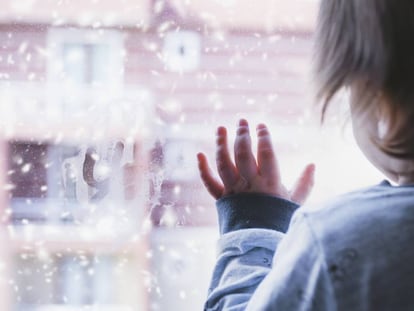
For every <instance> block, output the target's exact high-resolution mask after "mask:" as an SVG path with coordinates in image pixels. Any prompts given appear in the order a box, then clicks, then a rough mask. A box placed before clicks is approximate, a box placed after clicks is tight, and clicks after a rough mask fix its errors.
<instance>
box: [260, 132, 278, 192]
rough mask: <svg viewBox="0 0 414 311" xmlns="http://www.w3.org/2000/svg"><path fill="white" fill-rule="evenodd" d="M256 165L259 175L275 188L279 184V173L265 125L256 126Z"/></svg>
mask: <svg viewBox="0 0 414 311" xmlns="http://www.w3.org/2000/svg"><path fill="white" fill-rule="evenodd" d="M257 164H258V169H259V174H260V175H261V176H262V177H263V178H265V179H266V180H268V181H270V182H271V183H272V184H274V185H275V186H277V184H278V183H280V172H279V166H278V163H277V158H276V155H275V153H274V151H273V146H272V139H271V137H270V133H269V130H268V129H267V127H266V125H264V124H259V125H258V126H257Z"/></svg>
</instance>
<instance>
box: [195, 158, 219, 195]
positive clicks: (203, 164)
mask: <svg viewBox="0 0 414 311" xmlns="http://www.w3.org/2000/svg"><path fill="white" fill-rule="evenodd" d="M197 159H198V170H199V172H200V177H201V180H202V181H203V183H204V186H205V187H206V189H207V191H208V192H209V193H210V194H211V195H212V196H213V197H214V198H215V199H216V200H217V199H219V198H220V197H222V196H223V192H224V187H223V185H222V184H220V183H219V182H218V181H217V180H216V179H215V178H214V177H213V174H212V172H211V169H210V167H209V165H208V162H207V158H206V156H205V155H204V154H203V153H199V154H197Z"/></svg>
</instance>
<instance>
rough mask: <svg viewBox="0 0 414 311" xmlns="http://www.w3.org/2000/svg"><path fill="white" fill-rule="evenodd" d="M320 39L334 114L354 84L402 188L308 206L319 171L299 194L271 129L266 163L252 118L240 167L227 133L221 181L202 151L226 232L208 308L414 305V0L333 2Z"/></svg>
mask: <svg viewBox="0 0 414 311" xmlns="http://www.w3.org/2000/svg"><path fill="white" fill-rule="evenodd" d="M316 39H317V41H316V49H317V54H316V75H315V79H316V81H317V85H318V93H317V94H318V98H319V99H320V100H322V102H323V106H322V107H323V108H322V118H323V115H324V113H325V111H326V108H327V107H328V105H329V102H330V100H331V98H332V97H333V96H334V95H335V94H336V93H337V92H338V91H339V90H340V89H342V88H343V87H345V88H348V89H349V90H350V93H351V99H350V107H351V119H352V126H353V130H354V134H355V137H356V140H357V143H358V145H359V147H360V148H361V149H362V151H363V152H364V153H365V155H366V156H367V158H368V159H369V160H370V161H371V162H372V163H373V164H374V165H375V166H376V167H377V168H378V169H379V170H381V171H382V172H383V173H384V174H385V175H386V176H387V177H388V178H389V179H391V180H392V181H394V182H395V183H396V184H398V186H392V185H391V184H390V183H389V182H388V181H384V182H382V183H380V184H379V185H376V186H373V187H370V188H367V189H362V190H360V191H356V192H353V193H350V194H346V195H343V196H340V197H339V198H337V199H336V200H333V201H331V202H329V203H327V204H326V206H323V207H324V208H321V209H318V210H317V211H315V210H312V211H311V210H309V209H306V208H305V207H302V208H300V209H298V207H299V204H301V203H302V202H303V201H304V200H305V199H306V197H307V195H308V194H309V192H310V190H311V188H312V183H313V181H312V180H313V172H314V166H313V165H309V166H307V167H306V169H305V171H304V173H303V174H302V176H301V178H300V179H299V181H298V183H297V186H296V187H295V188H294V189H293V191H291V192H288V191H287V190H286V189H285V187H284V186H283V184H282V182H281V178H280V176H279V169H278V165H277V162H276V157H275V154H274V152H273V149H272V145H271V140H270V136H269V133H268V130H267V128H266V126H265V125H259V126H258V127H257V135H258V152H257V161H256V159H255V157H254V155H253V153H252V151H251V144H250V136H249V128H248V124H247V121H245V120H241V121H240V124H239V128H238V132H237V138H236V141H235V146H234V148H235V163H233V162H232V160H231V159H230V156H229V151H228V148H227V138H226V135H227V134H226V129H225V128H223V127H220V128H219V129H218V133H217V156H216V158H217V168H218V173H219V175H220V178H221V182H219V181H217V180H215V179H214V178H213V177H212V174H211V173H210V169H209V167H208V164H207V161H206V157H205V156H204V155H203V154H199V155H198V160H199V169H200V173H201V178H202V180H203V182H204V184H205V185H206V187H207V189H208V191H209V192H210V193H211V194H212V195H213V196H214V197H215V198H216V199H217V208H218V215H219V225H220V232H221V234H222V236H221V238H220V241H219V257H218V260H217V264H216V267H215V270H214V273H213V277H212V281H211V287H210V290H209V295H208V300H207V302H206V304H205V310H245V309H247V310H281V311H293V310H294V311H297V310H317V311H325V310H329V311H334V310H346V311H358V310H414V295H413V292H414V248H411V247H412V243H413V241H414V128H413V127H412V123H413V122H414V85H413V84H414V82H413V81H414V78H412V74H413V73H414V2H413V1H412V0H322V1H321V7H320V14H319V19H318V27H317V36H316ZM338 165H341V164H340V163H338ZM358 174H359V172H355V176H356V177H357V176H358ZM292 215H293V219H292V221H291V217H292Z"/></svg>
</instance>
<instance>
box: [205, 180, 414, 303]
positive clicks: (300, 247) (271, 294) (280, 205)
mask: <svg viewBox="0 0 414 311" xmlns="http://www.w3.org/2000/svg"><path fill="white" fill-rule="evenodd" d="M217 207H218V213H219V222H220V230H221V233H222V236H221V238H220V240H219V247H218V248H219V255H218V258H217V263H216V266H215V269H214V272H213V276H212V281H211V286H210V289H209V294H208V299H207V302H206V304H205V310H232V311H233V310H281V311H291V310H292V311H301V310H317V311H325V310H329V311H335V310H344V311H362V310H364V311H368V310H373V311H374V310H375V311H378V310H392V311H396V310H414V186H413V187H411V186H399V187H393V186H391V185H390V184H389V183H388V182H386V181H385V182H382V183H381V184H380V185H377V186H374V187H370V188H367V189H363V190H360V191H356V192H352V193H349V194H346V195H343V196H341V197H338V198H337V199H336V200H334V201H331V202H328V203H327V204H326V205H325V206H321V208H319V209H317V210H315V209H310V208H306V207H301V208H299V209H297V207H298V206H296V205H295V204H294V203H292V202H289V201H286V200H283V199H280V198H277V197H271V196H267V195H261V194H243V195H236V196H232V197H225V198H223V199H221V200H219V201H218V202H217ZM292 214H293V219H292V221H290V217H291V216H292ZM289 223H290V225H289Z"/></svg>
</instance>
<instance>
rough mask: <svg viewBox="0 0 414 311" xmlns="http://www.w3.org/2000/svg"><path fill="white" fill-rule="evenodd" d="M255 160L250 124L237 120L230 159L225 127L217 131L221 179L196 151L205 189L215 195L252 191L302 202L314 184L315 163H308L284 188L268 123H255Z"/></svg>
mask: <svg viewBox="0 0 414 311" xmlns="http://www.w3.org/2000/svg"><path fill="white" fill-rule="evenodd" d="M257 137H258V148H257V149H258V150H257V161H256V159H255V157H254V155H253V152H252V148H251V139H250V134H249V126H248V123H247V121H246V120H240V123H239V128H238V130H237V137H236V141H235V143H234V158H235V162H233V161H232V160H231V157H230V153H229V150H228V146H227V131H226V128H224V127H220V128H219V129H218V131H217V153H216V164H217V170H218V173H219V175H220V178H221V181H222V182H219V181H217V180H216V179H215V178H214V177H213V175H212V173H211V170H210V168H209V166H208V163H207V159H206V157H205V155H204V154H202V153H200V154H198V160H199V170H200V175H201V179H202V180H203V182H204V185H205V186H206V188H207V190H208V191H209V192H210V194H211V195H212V196H213V197H214V198H215V199H219V198H221V197H223V196H226V195H230V194H237V193H246V192H255V193H265V194H271V195H276V196H279V197H281V198H284V199H287V200H291V201H294V202H297V203H299V204H302V203H303V202H304V201H305V200H306V198H307V197H308V195H309V193H310V191H311V190H312V187H313V176H314V165H313V164H309V165H308V166H307V167H306V168H305V170H304V171H303V173H302V174H301V176H300V178H299V179H298V181H297V183H296V185H295V186H294V187H293V189H292V191H290V192H289V191H287V189H286V188H285V186H284V185H283V184H282V182H281V178H280V171H279V167H278V164H277V159H276V156H275V154H274V151H273V147H272V142H271V138H270V134H269V131H268V129H267V127H266V126H265V125H263V124H261V125H259V126H258V127H257Z"/></svg>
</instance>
